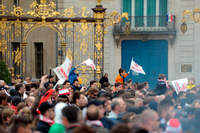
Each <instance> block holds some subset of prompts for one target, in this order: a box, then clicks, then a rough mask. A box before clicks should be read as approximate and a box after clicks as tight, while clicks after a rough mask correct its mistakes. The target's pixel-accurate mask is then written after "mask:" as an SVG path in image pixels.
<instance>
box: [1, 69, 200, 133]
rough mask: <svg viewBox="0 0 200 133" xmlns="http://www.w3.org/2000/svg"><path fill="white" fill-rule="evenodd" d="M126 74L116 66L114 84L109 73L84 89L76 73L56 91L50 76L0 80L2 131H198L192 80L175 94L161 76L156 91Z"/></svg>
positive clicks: (199, 108)
mask: <svg viewBox="0 0 200 133" xmlns="http://www.w3.org/2000/svg"><path fill="white" fill-rule="evenodd" d="M128 74H129V73H126V72H125V70H124V69H122V68H120V69H119V75H118V76H117V77H116V80H115V84H114V85H111V84H110V83H109V79H108V74H107V73H105V74H104V75H103V77H102V78H101V79H100V81H96V80H92V81H90V83H89V86H85V85H82V84H81V80H80V78H79V77H78V74H77V72H76V69H72V71H71V72H70V74H69V80H66V81H65V82H64V83H63V84H62V85H57V86H56V87H55V85H56V82H55V80H54V76H52V75H44V76H42V77H41V79H40V81H39V82H33V81H32V80H31V78H30V77H26V78H25V79H24V80H23V79H22V78H18V79H16V80H12V83H10V84H7V83H5V82H4V81H3V80H0V133H32V132H34V133H109V132H110V133H199V132H200V131H199V130H200V127H199V126H198V124H199V122H200V99H199V98H200V88H199V87H198V86H195V83H194V80H193V79H191V80H190V82H189V84H188V91H186V92H180V93H179V94H177V93H176V92H175V90H174V88H173V87H172V86H170V85H169V84H168V82H167V80H166V76H165V75H164V74H160V75H159V76H158V81H157V84H156V86H155V87H154V88H149V84H148V82H144V83H133V82H132V80H128V79H126V77H127V75H128ZM70 76H71V77H70ZM125 79H126V80H125Z"/></svg>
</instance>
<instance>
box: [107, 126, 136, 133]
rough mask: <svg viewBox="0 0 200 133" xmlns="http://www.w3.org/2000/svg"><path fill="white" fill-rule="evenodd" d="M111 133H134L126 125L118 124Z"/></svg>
mask: <svg viewBox="0 0 200 133" xmlns="http://www.w3.org/2000/svg"><path fill="white" fill-rule="evenodd" d="M110 133H132V132H131V129H130V128H129V127H128V126H127V125H126V124H117V125H116V126H114V127H113V128H112V130H111V132H110Z"/></svg>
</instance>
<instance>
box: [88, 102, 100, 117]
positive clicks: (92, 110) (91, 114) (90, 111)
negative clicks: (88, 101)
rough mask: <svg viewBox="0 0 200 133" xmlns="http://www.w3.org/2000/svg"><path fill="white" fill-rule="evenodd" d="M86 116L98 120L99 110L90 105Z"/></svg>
mask: <svg viewBox="0 0 200 133" xmlns="http://www.w3.org/2000/svg"><path fill="white" fill-rule="evenodd" d="M87 118H88V120H98V119H99V110H98V107H97V106H95V105H90V106H89V107H88V109H87Z"/></svg>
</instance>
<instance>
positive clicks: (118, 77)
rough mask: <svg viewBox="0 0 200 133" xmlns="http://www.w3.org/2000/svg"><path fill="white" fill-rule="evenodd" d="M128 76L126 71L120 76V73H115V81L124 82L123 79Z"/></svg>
mask: <svg viewBox="0 0 200 133" xmlns="http://www.w3.org/2000/svg"><path fill="white" fill-rule="evenodd" d="M127 76H128V74H127V73H125V74H124V76H121V75H120V74H118V75H117V77H116V79H115V83H121V84H124V79H125V78H126V77H127Z"/></svg>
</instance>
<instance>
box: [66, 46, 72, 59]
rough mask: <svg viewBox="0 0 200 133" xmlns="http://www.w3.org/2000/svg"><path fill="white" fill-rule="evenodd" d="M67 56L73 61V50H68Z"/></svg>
mask: <svg viewBox="0 0 200 133" xmlns="http://www.w3.org/2000/svg"><path fill="white" fill-rule="evenodd" d="M66 56H67V57H68V58H69V60H70V61H72V60H73V56H72V50H71V49H70V48H68V49H67V52H66Z"/></svg>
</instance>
